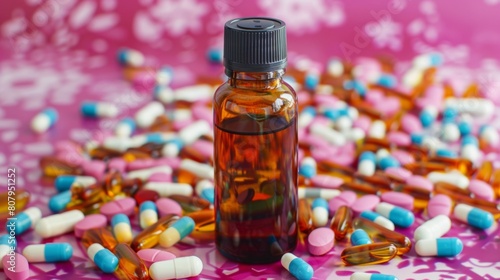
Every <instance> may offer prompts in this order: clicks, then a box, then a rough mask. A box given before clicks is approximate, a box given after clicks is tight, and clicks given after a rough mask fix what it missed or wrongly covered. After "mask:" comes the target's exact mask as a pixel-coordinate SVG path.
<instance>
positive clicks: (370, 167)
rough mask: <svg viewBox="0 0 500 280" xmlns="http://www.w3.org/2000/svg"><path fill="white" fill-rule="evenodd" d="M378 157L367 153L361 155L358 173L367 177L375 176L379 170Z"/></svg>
mask: <svg viewBox="0 0 500 280" xmlns="http://www.w3.org/2000/svg"><path fill="white" fill-rule="evenodd" d="M376 163H377V157H376V156H375V154H374V153H373V152H370V151H365V152H363V153H361V155H359V159H358V173H360V174H363V175H365V176H373V174H375V169H376V168H377V165H376Z"/></svg>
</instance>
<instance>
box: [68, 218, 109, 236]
mask: <svg viewBox="0 0 500 280" xmlns="http://www.w3.org/2000/svg"><path fill="white" fill-rule="evenodd" d="M107 222H108V220H107V219H106V216H104V215H101V214H92V215H88V216H85V218H83V220H81V221H79V222H78V223H77V224H76V225H75V236H76V237H78V238H82V236H83V234H84V233H85V231H86V230H88V229H91V228H102V227H105V226H106V224H107Z"/></svg>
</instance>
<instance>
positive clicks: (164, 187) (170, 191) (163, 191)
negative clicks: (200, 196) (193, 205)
mask: <svg viewBox="0 0 500 280" xmlns="http://www.w3.org/2000/svg"><path fill="white" fill-rule="evenodd" d="M143 189H146V190H153V191H156V192H157V193H158V194H159V195H160V196H161V197H169V196H171V195H176V194H177V195H184V196H191V195H192V194H193V187H191V185H189V184H185V183H171V182H147V183H146V184H144V187H143Z"/></svg>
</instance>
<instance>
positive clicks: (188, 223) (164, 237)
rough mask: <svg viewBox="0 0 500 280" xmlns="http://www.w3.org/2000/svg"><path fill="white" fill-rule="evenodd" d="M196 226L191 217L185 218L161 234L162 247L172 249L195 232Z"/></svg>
mask: <svg viewBox="0 0 500 280" xmlns="http://www.w3.org/2000/svg"><path fill="white" fill-rule="evenodd" d="M194 226H195V223H194V220H193V219H191V218H190V217H187V216H185V217H182V218H180V219H179V220H177V221H175V222H174V223H173V224H172V225H171V226H170V227H169V228H167V229H166V230H165V231H163V232H162V233H161V234H160V238H159V241H160V245H161V246H162V247H165V248H169V247H172V246H173V245H175V244H176V243H177V242H179V241H180V240H181V239H183V238H184V237H186V236H188V235H189V234H190V233H191V232H193V230H194Z"/></svg>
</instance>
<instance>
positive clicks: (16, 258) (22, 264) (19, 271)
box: [2, 253, 30, 280]
mask: <svg viewBox="0 0 500 280" xmlns="http://www.w3.org/2000/svg"><path fill="white" fill-rule="evenodd" d="M11 257H12V258H13V260H11ZM2 264H3V272H4V273H5V276H7V278H9V279H12V280H24V279H27V278H28V277H30V267H29V264H28V260H27V259H26V258H25V257H24V256H23V255H21V254H18V253H14V255H13V256H10V255H5V256H4V257H3V258H2ZM13 266H15V269H9V267H13Z"/></svg>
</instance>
